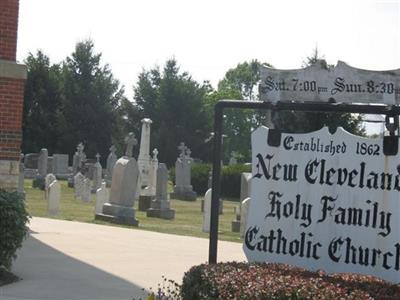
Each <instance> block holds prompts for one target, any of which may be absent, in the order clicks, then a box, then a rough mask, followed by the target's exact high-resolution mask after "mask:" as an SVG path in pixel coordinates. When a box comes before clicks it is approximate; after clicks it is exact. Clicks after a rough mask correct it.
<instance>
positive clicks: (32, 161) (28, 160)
mask: <svg viewBox="0 0 400 300" xmlns="http://www.w3.org/2000/svg"><path fill="white" fill-rule="evenodd" d="M38 160H39V153H28V154H26V155H25V157H24V167H25V168H26V169H37V168H38Z"/></svg>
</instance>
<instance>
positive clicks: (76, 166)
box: [68, 143, 86, 187]
mask: <svg viewBox="0 0 400 300" xmlns="http://www.w3.org/2000/svg"><path fill="white" fill-rule="evenodd" d="M84 149H85V147H84V146H83V144H82V143H79V144H78V146H77V147H76V152H75V154H74V156H73V157H72V174H71V176H70V177H68V186H69V187H74V176H75V175H76V174H77V173H78V172H81V173H82V174H83V172H84V171H83V170H82V167H83V164H84V163H85V162H86V154H85V152H83V150H84Z"/></svg>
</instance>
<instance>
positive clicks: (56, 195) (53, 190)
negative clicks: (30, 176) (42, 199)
mask: <svg viewBox="0 0 400 300" xmlns="http://www.w3.org/2000/svg"><path fill="white" fill-rule="evenodd" d="M48 191H49V192H48V198H47V207H48V214H49V215H57V214H58V213H59V211H60V198H61V186H60V183H59V182H58V181H57V180H54V181H53V182H52V183H51V184H50V185H49V188H48Z"/></svg>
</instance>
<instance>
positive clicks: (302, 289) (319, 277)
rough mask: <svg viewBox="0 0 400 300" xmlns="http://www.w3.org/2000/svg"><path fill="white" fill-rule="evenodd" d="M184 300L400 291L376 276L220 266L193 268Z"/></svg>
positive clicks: (371, 295) (399, 295) (385, 295)
mask: <svg viewBox="0 0 400 300" xmlns="http://www.w3.org/2000/svg"><path fill="white" fill-rule="evenodd" d="M181 296H182V299H183V300H203V299H204V300H205V299H210V300H212V299H243V300H244V299H288V300H289V299H381V300H383V299H400V287H399V286H398V285H395V284H391V283H388V282H386V281H384V280H381V279H378V278H376V277H373V276H364V275H357V274H348V273H343V274H331V275H327V274H325V273H324V272H322V271H318V272H311V271H307V270H305V269H302V268H297V267H292V266H289V265H285V264H272V263H270V264H267V263H255V264H252V263H250V264H249V263H237V262H231V263H219V264H215V265H206V264H203V265H199V266H195V267H192V268H191V269H190V270H189V271H188V272H186V273H185V275H184V277H183V283H182V287H181Z"/></svg>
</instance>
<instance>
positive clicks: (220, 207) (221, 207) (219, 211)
mask: <svg viewBox="0 0 400 300" xmlns="http://www.w3.org/2000/svg"><path fill="white" fill-rule="evenodd" d="M207 187H208V188H209V189H211V187H212V172H210V173H209V177H208V181H207ZM200 207H201V212H204V199H201V204H200ZM218 213H219V214H220V215H222V214H223V213H224V200H222V199H219V206H218Z"/></svg>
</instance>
